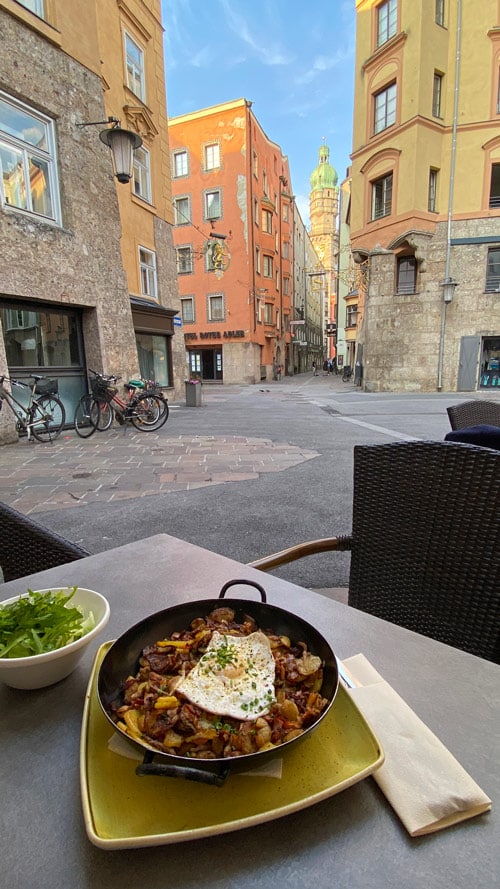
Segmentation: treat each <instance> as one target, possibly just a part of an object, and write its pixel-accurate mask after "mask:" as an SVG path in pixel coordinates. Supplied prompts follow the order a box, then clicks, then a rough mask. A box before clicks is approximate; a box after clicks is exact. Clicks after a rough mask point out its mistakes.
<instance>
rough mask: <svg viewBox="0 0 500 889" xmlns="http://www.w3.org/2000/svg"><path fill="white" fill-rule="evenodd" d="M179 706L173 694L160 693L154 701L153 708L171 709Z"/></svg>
mask: <svg viewBox="0 0 500 889" xmlns="http://www.w3.org/2000/svg"><path fill="white" fill-rule="evenodd" d="M178 706H179V701H178V699H177V698H176V697H175V695H160V697H159V698H157V699H156V701H155V710H173V709H174V707H178Z"/></svg>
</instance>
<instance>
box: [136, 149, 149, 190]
mask: <svg viewBox="0 0 500 889" xmlns="http://www.w3.org/2000/svg"><path fill="white" fill-rule="evenodd" d="M133 160H134V175H133V183H134V194H135V196H136V198H141V200H143V201H147V202H148V204H150V203H151V165H150V155H149V151H148V149H147V148H144V145H141V146H140V147H139V148H136V149H135V151H134V153H133Z"/></svg>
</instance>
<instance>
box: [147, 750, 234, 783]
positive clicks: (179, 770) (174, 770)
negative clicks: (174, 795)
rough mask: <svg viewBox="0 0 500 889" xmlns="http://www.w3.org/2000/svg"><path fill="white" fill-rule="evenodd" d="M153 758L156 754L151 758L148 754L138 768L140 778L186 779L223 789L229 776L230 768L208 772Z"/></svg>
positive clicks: (224, 767) (225, 767)
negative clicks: (156, 776)
mask: <svg viewBox="0 0 500 889" xmlns="http://www.w3.org/2000/svg"><path fill="white" fill-rule="evenodd" d="M153 756H154V754H153V755H152V756H151V758H149V754H146V755H145V757H144V762H142V763H141V765H139V766H137V768H136V770H135V773H136V775H138V776H139V777H140V778H143V777H145V776H148V775H158V776H159V777H160V778H185V779H186V780H187V781H198V782H199V783H201V784H212V785H213V786H215V787H222V785H223V784H224V781H225V780H226V778H227V776H228V774H229V766H223V767H222V768H221V769H220V770H219V771H218V772H206V771H204V770H203V769H195V768H191V767H189V766H176V765H173V764H171V765H167V764H166V763H161V762H154V760H153Z"/></svg>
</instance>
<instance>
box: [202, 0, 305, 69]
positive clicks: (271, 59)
mask: <svg viewBox="0 0 500 889" xmlns="http://www.w3.org/2000/svg"><path fill="white" fill-rule="evenodd" d="M219 2H220V5H221V6H222V8H223V10H224V12H225V13H226V18H227V25H228V27H229V29H230V30H231V31H232V32H233V34H236V36H237V37H239V39H240V40H242V41H243V43H245V44H246V45H247V46H249V47H250V49H251V50H252V51H253V52H254V53H255V55H256V56H257V57H258V58H259V59H260V61H261V62H262V63H263V64H264V65H271V66H276V65H289V64H290V62H293V59H294V57H293V55H292V54H291V53H289V52H287V51H286V50H284V49H283V48H282V47H281V46H280V45H279V43H278V42H273V43H271V44H267V43H266V39H267V36H268V30H269V29H268V28H267V27H266V26H265V23H263V24H264V28H263V33H262V34H255V33H252V32H251V30H250V27H249V25H248V22H247V21H246V19H245V18H244V17H243V16H242V15H241V14H240V13H238V12H236V11H235V10H234V9H233V8H232V6H231V3H230V2H229V0H219Z"/></svg>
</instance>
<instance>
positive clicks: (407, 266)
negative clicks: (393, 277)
mask: <svg viewBox="0 0 500 889" xmlns="http://www.w3.org/2000/svg"><path fill="white" fill-rule="evenodd" d="M416 288H417V260H416V259H415V257H414V256H398V259H397V282H396V290H397V293H415V291H416Z"/></svg>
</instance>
